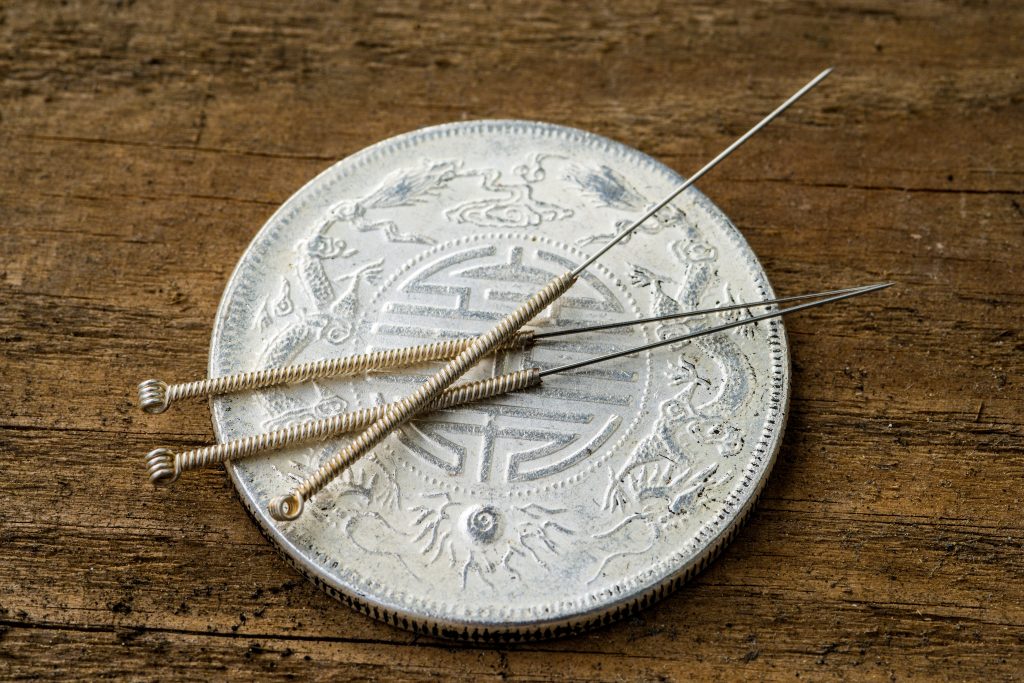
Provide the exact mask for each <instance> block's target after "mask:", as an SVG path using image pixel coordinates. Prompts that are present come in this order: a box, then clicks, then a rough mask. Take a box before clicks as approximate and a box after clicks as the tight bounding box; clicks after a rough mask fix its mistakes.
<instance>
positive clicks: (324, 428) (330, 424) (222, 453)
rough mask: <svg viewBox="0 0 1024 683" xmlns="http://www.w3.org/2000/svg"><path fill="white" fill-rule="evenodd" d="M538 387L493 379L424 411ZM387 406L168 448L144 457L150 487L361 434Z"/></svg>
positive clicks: (524, 378)
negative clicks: (287, 448)
mask: <svg viewBox="0 0 1024 683" xmlns="http://www.w3.org/2000/svg"><path fill="white" fill-rule="evenodd" d="M537 384H540V369H539V368H527V369H525V370H519V371H516V372H511V373H508V374H506V375H500V376H498V377H491V378H488V379H482V380H477V381H475V382H467V383H465V384H460V385H457V386H454V387H450V388H448V389H446V390H445V391H444V392H443V393H442V394H441V395H440V396H438V397H437V399H436V400H435V401H434V402H433V403H431V404H430V406H429V407H428V408H427V410H428V411H432V410H443V409H445V408H451V407H452V406H457V405H462V404H464V403H471V402H473V401H479V400H483V399H485V398H491V397H492V396H499V395H502V394H507V393H510V392H513V391H518V390H520V389H525V388H527V387H531V386H535V385H537ZM390 406H391V404H385V405H380V406H373V407H371V408H360V409H358V410H353V411H350V412H347V413H341V414H340V415H334V416H332V417H327V418H322V419H320V420H312V421H309V422H303V423H300V424H295V425H290V426H288V427H284V428H282V429H277V430H274V431H272V432H265V433H263V434H257V435H255V436H247V437H243V438H241V439H234V440H232V441H227V442H225V443H222V444H216V445H213V446H204V447H203V448H196V449H193V450H190V451H184V452H181V453H174V452H172V451H171V450H169V449H167V448H157V449H155V450H153V451H150V453H149V454H148V455H147V456H146V467H147V470H148V471H149V478H150V481H152V482H153V483H154V484H157V485H167V484H171V483H173V482H174V481H176V480H177V479H178V477H179V476H181V473H182V472H186V471H189V470H196V469H200V468H203V467H209V466H211V465H216V464H219V463H222V462H224V461H226V460H238V459H240V458H245V457H248V456H250V455H253V454H255V453H260V452H262V451H268V450H276V449H279V448H284V447H285V446H288V445H291V444H294V443H300V442H305V441H319V440H323V439H329V438H331V437H334V436H338V435H340V434H345V433H348V432H354V431H356V430H358V429H364V428H365V427H367V426H368V425H370V424H371V423H373V422H374V421H375V420H378V419H380V418H381V417H382V416H383V415H384V414H385V413H386V412H387V410H388V408H389V407H390Z"/></svg>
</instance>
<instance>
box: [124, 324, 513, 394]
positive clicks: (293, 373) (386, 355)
mask: <svg viewBox="0 0 1024 683" xmlns="http://www.w3.org/2000/svg"><path fill="white" fill-rule="evenodd" d="M474 341H475V338H473V337H470V338H466V339H449V340H445V341H439V342H433V343H431V344H420V345H418V346H406V347H403V348H398V349H384V350H381V351H373V352H370V353H361V354H357V355H352V356H344V357H341V358H325V359H323V360H317V361H310V362H308V363H301V364H297V365H287V366H285V367H280V368H267V369H265V370H252V371H250V372H240V373H237V374H234V375H225V376H223V377H213V378H210V379H202V380H197V381H194V382H184V383H181V384H167V383H166V382H163V381H161V380H158V379H147V380H145V381H144V382H142V383H140V384H139V405H140V406H141V407H142V409H143V410H144V411H146V412H147V413H151V414H156V413H162V412H164V411H165V410H167V408H169V407H170V405H171V404H172V403H174V402H175V401H180V400H182V399H186V398H197V397H201V396H220V395H222V394H230V393H234V392H238V391H246V390H251V389H262V388H265V387H270V386H275V385H278V384H298V383H300V382H306V381H308V380H311V379H323V378H327V377H344V376H347V375H358V374H361V373H364V372H369V371H373V370H390V369H394V368H403V367H408V366H410V365H418V364H420V363H426V362H429V361H435V360H448V359H451V358H455V357H456V356H458V355H459V354H460V353H462V352H463V351H465V350H466V349H467V348H469V347H470V345H472V344H473V342H474ZM532 341H533V332H532V331H530V330H524V331H521V332H517V333H516V334H515V335H513V336H512V337H511V338H509V339H507V340H505V341H504V343H502V344H499V348H507V349H512V348H521V347H523V346H526V345H528V344H530V343H531V342H532Z"/></svg>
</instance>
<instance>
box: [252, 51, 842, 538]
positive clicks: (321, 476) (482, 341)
mask: <svg viewBox="0 0 1024 683" xmlns="http://www.w3.org/2000/svg"><path fill="white" fill-rule="evenodd" d="M831 72H832V69H826V70H824V71H822V72H821V73H820V74H818V75H817V76H815V77H814V78H813V79H811V80H810V81H809V82H808V83H807V84H806V85H804V86H803V87H802V88H800V90H798V91H797V92H796V93H794V94H793V95H792V96H790V98H789V99H787V100H786V101H785V102H783V103H782V104H781V105H779V106H778V107H777V108H776V109H775V110H774V111H773V112H771V113H770V114H768V116H766V117H765V118H763V119H761V121H759V122H758V123H757V124H756V125H754V127H753V128H751V129H750V130H748V131H747V132H746V133H744V134H743V135H742V136H740V137H739V138H738V139H737V140H736V141H735V142H733V143H732V144H731V145H729V146H728V147H726V148H725V149H724V150H723V151H722V152H720V153H719V154H718V156H716V157H715V158H714V159H712V160H711V161H709V162H708V163H707V164H705V165H704V167H703V168H701V169H700V170H699V171H697V172H696V173H695V174H693V175H692V176H690V177H689V178H688V179H687V180H686V181H685V182H684V183H683V184H682V185H680V186H679V187H677V188H676V189H675V190H673V191H672V192H670V193H669V195H668V196H667V197H665V198H664V199H663V200H661V201H660V202H658V203H657V204H655V205H654V206H653V207H652V208H651V209H650V210H648V211H647V212H646V213H644V215H643V216H641V217H640V218H639V219H637V220H636V221H634V222H633V223H632V224H631V225H630V226H629V227H627V228H626V229H625V230H623V231H622V232H620V233H619V234H618V235H616V236H615V237H613V238H611V239H610V240H609V241H608V242H607V243H606V244H605V245H604V246H603V247H601V249H599V250H598V251H597V252H596V253H595V254H593V255H592V256H591V257H590V258H588V259H586V260H585V261H584V262H583V263H581V264H580V265H579V266H577V267H576V268H574V269H572V270H568V271H566V272H565V273H563V274H561V275H558V276H556V277H555V278H553V279H552V280H551V281H550V282H548V283H547V284H546V285H544V286H543V287H542V288H541V289H540V290H539V291H538V292H537V293H536V294H534V295H533V296H531V297H530V298H529V299H527V300H526V301H525V302H523V303H522V304H520V306H519V307H518V308H517V309H515V310H514V311H513V312H512V313H510V314H509V315H507V316H506V317H505V318H503V319H502V320H501V321H499V322H498V324H497V325H495V326H494V327H493V328H492V329H491V330H490V331H488V332H487V333H485V334H483V335H482V336H480V337H477V338H476V339H475V340H473V342H472V343H471V344H470V345H469V346H468V347H466V348H465V349H464V350H463V351H462V352H460V353H459V355H458V356H456V357H455V358H454V359H452V360H450V361H449V362H448V363H447V364H446V365H445V366H444V367H443V368H441V369H440V370H439V371H438V372H437V373H436V374H434V376H432V377H431V378H429V379H428V380H427V381H426V382H424V383H423V384H422V385H420V387H419V388H418V389H416V391H414V392H413V393H412V394H411V395H409V396H407V397H405V398H403V399H401V400H399V401H396V402H394V403H392V404H390V405H388V407H387V410H386V411H385V412H384V414H383V415H382V416H380V417H379V418H378V419H376V420H375V421H374V422H373V423H372V424H370V426H369V427H367V428H366V430H364V431H363V432H362V433H361V434H359V436H357V437H356V438H355V439H354V440H352V442H350V443H349V444H348V445H347V446H345V448H344V449H342V450H341V451H339V452H338V453H337V454H335V456H334V457H333V458H331V459H330V460H328V461H327V462H325V463H324V464H323V465H321V466H320V468H319V469H317V471H316V472H314V473H313V474H312V475H310V476H309V477H307V478H306V479H305V480H304V481H303V482H302V483H301V484H299V486H297V487H296V488H294V489H292V491H291V492H290V493H288V494H285V495H283V496H276V497H274V498H272V499H271V500H270V502H269V504H268V506H267V507H268V510H269V512H270V516H271V517H273V518H274V519H276V520H278V521H288V520H293V519H297V518H298V517H299V515H301V514H302V508H303V505H304V503H305V501H306V500H309V499H310V498H311V497H312V496H314V495H316V494H317V492H319V491H320V490H321V489H323V487H325V486H327V484H329V483H330V482H331V481H332V480H334V478H336V477H337V476H338V475H340V474H341V473H342V471H344V470H345V468H347V467H348V466H349V465H351V464H352V463H353V462H355V461H356V460H357V459H359V458H360V457H361V456H362V455H363V454H365V453H366V452H367V451H369V450H370V449H372V448H373V447H374V446H376V445H377V444H378V443H380V442H381V441H382V440H383V439H384V438H385V437H386V436H387V435H388V434H390V433H391V432H392V431H393V430H395V429H396V428H397V427H399V426H401V425H402V423H404V422H405V421H406V420H408V419H409V418H411V417H412V416H413V415H415V414H416V413H417V412H418V411H419V410H422V409H423V408H425V407H427V406H428V405H430V404H431V403H432V402H433V401H434V399H436V398H437V397H438V396H439V395H440V394H441V392H443V391H444V390H445V389H447V388H448V387H449V386H451V384H452V383H453V382H454V381H455V380H456V379H458V378H459V377H461V376H462V375H464V374H465V373H466V371H467V370H469V368H470V367H472V366H473V365H475V364H476V362H477V361H478V360H480V358H481V357H483V356H484V355H486V354H488V353H490V352H491V351H493V350H494V349H496V348H497V347H498V346H499V345H501V344H503V343H505V342H506V341H507V340H509V339H510V338H511V337H512V336H513V335H514V334H516V333H517V332H518V331H519V330H520V328H522V327H523V325H525V324H526V323H527V322H529V321H530V320H531V319H532V318H534V317H535V316H536V315H537V314H538V313H540V312H541V311H542V310H544V309H545V308H546V307H547V306H549V305H550V304H551V303H552V302H554V301H555V300H557V299H558V298H559V297H560V296H562V295H563V294H565V292H567V291H568V290H569V288H570V287H572V285H573V284H575V282H576V280H577V279H578V278H579V276H580V275H581V274H582V273H583V271H585V270H586V269H587V268H588V267H589V266H590V265H591V264H593V263H594V262H595V261H596V260H597V259H599V258H600V257H601V256H603V255H604V254H605V253H606V252H607V251H608V250H609V249H611V248H612V247H614V246H615V245H616V244H618V243H619V242H621V241H622V240H623V239H625V238H626V237H628V236H629V235H630V234H632V233H633V232H634V231H635V230H636V229H637V228H638V227H640V225H641V224H642V223H644V221H646V220H647V219H648V218H650V217H651V216H653V215H654V214H656V213H657V212H658V211H660V210H661V209H662V208H664V207H665V206H667V205H668V203H669V202H671V201H672V200H673V199H675V198H676V197H677V196H678V195H680V194H681V193H682V192H683V191H684V190H686V189H687V188H688V187H690V186H691V185H693V184H694V183H695V182H697V180H699V179H700V178H702V177H703V176H704V174H706V173H707V172H708V171H710V170H711V169H712V168H714V167H715V166H717V165H718V163H719V162H721V161H722V160H723V159H725V158H726V157H727V156H729V155H730V154H732V153H733V152H734V151H735V150H736V149H737V148H739V147H740V146H741V145H742V144H743V143H745V142H746V141H747V140H749V139H750V138H751V137H753V136H754V135H755V134H756V133H757V132H758V131H760V130H761V129H762V128H764V127H765V126H767V125H768V124H769V123H771V121H772V120H774V119H775V118H776V117H777V116H779V114H781V113H782V112H784V111H785V110H786V109H788V108H789V107H790V106H792V104H793V103H794V102H796V101H797V100H799V99H800V98H801V97H803V96H804V95H805V94H807V92H809V91H810V90H811V89H812V88H814V86H816V85H818V83H820V82H821V81H822V80H824V79H825V78H826V77H827V76H828V75H829V74H830V73H831Z"/></svg>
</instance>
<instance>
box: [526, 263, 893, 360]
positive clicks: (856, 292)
mask: <svg viewBox="0 0 1024 683" xmlns="http://www.w3.org/2000/svg"><path fill="white" fill-rule="evenodd" d="M893 284H894V283H892V282H882V283H879V284H877V285H868V286H865V287H858V288H855V289H852V290H848V291H847V292H846V293H845V294H839V295H837V296H830V297H829V298H827V299H822V300H821V301H812V302H810V303H806V304H799V305H797V306H790V307H789V308H783V309H782V310H779V311H772V312H771V313H763V314H761V315H754V316H748V317H746V318H741V319H739V320H734V321H733V322H729V323H725V324H722V325H715V326H714V327H709V328H707V329H703V330H697V331H696V332H689V333H687V334H681V335H679V336H676V337H669V338H668V339H662V340H660V341H656V342H651V343H650V344H644V345H643V346H637V347H635V348H632V349H626V350H625V351H615V352H613V353H607V354H605V355H603V356H597V357H596V358H588V359H586V360H581V361H578V362H576V363H569V364H567V365H560V366H558V367H556V368H549V369H547V370H542V371H541V373H540V376H541V377H547V376H548V375H557V374H558V373H560V372H566V371H568V370H576V369H578V368H585V367H587V366H588V365H593V364H594V363H603V362H604V361H606V360H612V359H613V358H621V357H622V356H629V355H632V354H634V353H640V352H641V351H649V350H651V349H656V348H658V347H659V346H667V345H669V344H678V343H680V342H684V341H688V340H690V339H696V338H697V337H703V336H705V335H709V334H715V333H716V332H723V331H725V330H731V329H732V328H734V327H739V326H740V325H749V324H750V323H756V322H758V321H759V320H768V319H769V318H778V317H779V316H783V315H786V314H788V313H796V312H797V311H803V310H805V309H808V308H814V307H815V306H823V305H824V304H829V303H832V302H833V301H841V300H843V299H849V298H851V297H855V296H860V295H861V294H867V293H868V292H877V291H878V290H880V289H885V288H886V287H892V285H893Z"/></svg>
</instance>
